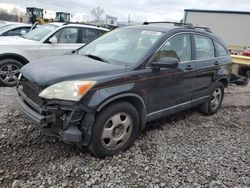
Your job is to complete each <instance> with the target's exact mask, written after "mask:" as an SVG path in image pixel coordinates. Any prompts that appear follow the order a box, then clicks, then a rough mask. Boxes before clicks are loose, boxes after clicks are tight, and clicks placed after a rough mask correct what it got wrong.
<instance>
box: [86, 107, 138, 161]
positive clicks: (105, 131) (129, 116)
mask: <svg viewBox="0 0 250 188" xmlns="http://www.w3.org/2000/svg"><path fill="white" fill-rule="evenodd" d="M138 132H139V115H138V112H137V110H136V108H135V107H134V106H133V105H132V104H130V103H128V102H118V103H114V104H111V105H109V106H108V107H106V108H105V109H103V110H102V111H101V112H100V114H98V115H97V117H96V120H95V123H94V126H93V130H92V138H91V142H90V145H89V147H88V148H89V149H90V151H91V152H92V153H93V154H94V155H95V156H96V157H106V156H110V155H114V154H117V153H119V152H120V151H125V150H126V149H128V148H129V147H130V146H131V145H132V144H133V142H134V140H135V139H136V137H137V135H138Z"/></svg>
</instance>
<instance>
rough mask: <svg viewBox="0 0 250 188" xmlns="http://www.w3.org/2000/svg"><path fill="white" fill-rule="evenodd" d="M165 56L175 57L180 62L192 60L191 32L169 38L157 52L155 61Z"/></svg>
mask: <svg viewBox="0 0 250 188" xmlns="http://www.w3.org/2000/svg"><path fill="white" fill-rule="evenodd" d="M163 57H174V58H177V59H178V60H179V61H180V62H183V61H190V60H191V39H190V35H189V34H179V35H176V36H174V37H172V38H171V39H169V40H168V41H167V42H166V43H165V44H164V46H163V47H162V48H161V49H160V50H159V51H158V52H157V54H156V57H155V59H154V61H159V60H160V59H161V58H163Z"/></svg>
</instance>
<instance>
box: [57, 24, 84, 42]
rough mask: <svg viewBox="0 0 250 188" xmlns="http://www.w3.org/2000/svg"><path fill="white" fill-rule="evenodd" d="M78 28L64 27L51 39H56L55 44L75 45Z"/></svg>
mask: <svg viewBox="0 0 250 188" xmlns="http://www.w3.org/2000/svg"><path fill="white" fill-rule="evenodd" d="M78 31H79V28H76V27H66V28H63V29H61V30H59V31H57V32H56V33H55V34H54V35H53V37H56V38H57V43H59V44H60V43H77V38H78Z"/></svg>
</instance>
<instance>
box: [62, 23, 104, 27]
mask: <svg viewBox="0 0 250 188" xmlns="http://www.w3.org/2000/svg"><path fill="white" fill-rule="evenodd" d="M68 24H79V25H91V26H96V27H104V26H100V25H95V24H90V23H80V22H65V23H64V24H63V25H68Z"/></svg>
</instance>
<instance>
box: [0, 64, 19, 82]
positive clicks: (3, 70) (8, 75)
mask: <svg viewBox="0 0 250 188" xmlns="http://www.w3.org/2000/svg"><path fill="white" fill-rule="evenodd" d="M19 70H20V68H19V67H18V66H17V65H14V64H8V65H4V66H2V67H0V80H1V81H2V82H3V83H5V84H6V85H13V84H15V83H16V81H17V78H18V74H19Z"/></svg>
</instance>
